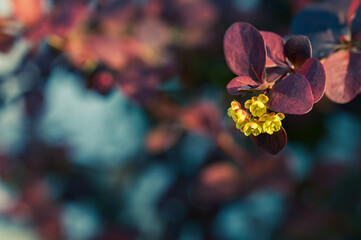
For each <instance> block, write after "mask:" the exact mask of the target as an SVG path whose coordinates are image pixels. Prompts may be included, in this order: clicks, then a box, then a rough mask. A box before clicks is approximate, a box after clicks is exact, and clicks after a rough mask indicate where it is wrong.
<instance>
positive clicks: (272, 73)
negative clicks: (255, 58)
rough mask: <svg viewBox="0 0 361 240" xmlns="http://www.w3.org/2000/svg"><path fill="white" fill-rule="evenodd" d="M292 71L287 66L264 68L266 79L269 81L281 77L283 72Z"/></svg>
mask: <svg viewBox="0 0 361 240" xmlns="http://www.w3.org/2000/svg"><path fill="white" fill-rule="evenodd" d="M290 71H292V69H290V68H289V67H288V66H287V67H271V68H267V69H266V81H267V82H269V83H271V82H274V81H276V80H278V79H279V78H281V77H282V75H283V74H285V73H287V72H290Z"/></svg>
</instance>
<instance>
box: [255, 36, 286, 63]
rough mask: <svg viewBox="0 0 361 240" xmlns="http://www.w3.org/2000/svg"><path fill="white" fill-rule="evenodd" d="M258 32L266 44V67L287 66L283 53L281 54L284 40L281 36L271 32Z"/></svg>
mask: <svg viewBox="0 0 361 240" xmlns="http://www.w3.org/2000/svg"><path fill="white" fill-rule="evenodd" d="M260 33H261V34H262V37H263V40H264V42H265V44H266V51H267V57H266V67H276V66H287V63H286V59H285V55H284V54H283V48H284V46H285V42H284V41H283V39H282V38H281V36H279V35H278V34H276V33H273V32H264V31H261V32H260Z"/></svg>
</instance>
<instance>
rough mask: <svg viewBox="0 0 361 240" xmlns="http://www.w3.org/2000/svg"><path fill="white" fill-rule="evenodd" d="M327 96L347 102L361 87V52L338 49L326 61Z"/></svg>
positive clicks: (337, 100)
mask: <svg viewBox="0 0 361 240" xmlns="http://www.w3.org/2000/svg"><path fill="white" fill-rule="evenodd" d="M323 66H324V68H325V73H326V79H327V81H326V89H325V94H326V96H327V97H328V98H329V99H330V100H332V101H334V102H336V103H347V102H349V101H351V100H352V99H353V98H354V97H356V95H357V94H358V93H359V92H360V89H361V78H360V76H361V53H356V52H351V53H350V52H348V51H342V50H341V51H338V52H336V53H333V54H331V55H330V56H329V57H328V58H326V61H325V63H324V65H323Z"/></svg>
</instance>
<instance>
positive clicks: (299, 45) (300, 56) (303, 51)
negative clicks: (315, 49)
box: [284, 35, 312, 69]
mask: <svg viewBox="0 0 361 240" xmlns="http://www.w3.org/2000/svg"><path fill="white" fill-rule="evenodd" d="M284 53H285V56H286V57H287V58H288V60H290V62H291V63H292V64H293V65H294V67H295V69H297V68H298V67H299V66H301V65H302V64H303V63H304V62H305V61H306V60H307V59H308V58H310V57H311V56H312V49H311V42H310V40H309V39H308V37H306V36H302V35H299V36H295V37H292V38H290V39H289V40H288V41H287V42H286V44H285V48H284Z"/></svg>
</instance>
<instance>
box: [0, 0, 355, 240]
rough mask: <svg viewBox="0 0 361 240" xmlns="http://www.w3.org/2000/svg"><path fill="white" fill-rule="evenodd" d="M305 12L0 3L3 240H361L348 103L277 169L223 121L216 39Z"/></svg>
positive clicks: (102, 2)
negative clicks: (233, 29) (244, 24)
mask: <svg viewBox="0 0 361 240" xmlns="http://www.w3.org/2000/svg"><path fill="white" fill-rule="evenodd" d="M312 2H316V1H315V0H314V1H312V0H292V1H286V0H98V1H96V0H89V1H86V0H1V1H0V50H1V54H0V239H6V240H28V239H29V240H37V239H39V240H57V239H59V240H60V239H67V240H88V239H97V240H133V239H140V240H162V239H163V240H173V239H179V240H203V239H204V240H218V239H219V240H242V239H246V240H263V239H360V238H361V227H360V226H361V189H360V188H361V175H360V160H361V151H360V149H361V148H360V147H361V144H360V136H361V134H360V133H361V126H360V122H361V109H360V104H361V100H360V98H359V97H357V98H356V99H355V100H353V101H352V102H350V103H348V104H345V105H337V104H335V103H332V102H331V101H329V100H328V99H326V98H323V100H322V101H320V102H319V103H318V104H316V105H315V106H314V109H313V110H312V111H311V112H310V113H309V114H306V115H302V116H286V119H285V120H284V125H285V128H286V129H287V132H288V137H289V142H288V145H287V147H286V148H285V150H283V151H282V152H281V153H280V154H278V155H276V156H270V155H268V154H266V153H264V152H262V150H260V149H258V148H257V147H255V146H254V145H253V144H252V143H251V142H250V140H249V139H248V138H246V137H245V136H244V135H243V134H241V133H240V132H239V131H237V130H236V129H235V128H234V126H233V124H232V123H231V121H230V120H229V118H228V117H227V116H226V111H227V108H228V106H229V103H230V101H231V100H232V98H231V97H230V96H228V94H227V92H226V89H225V86H226V84H227V83H228V81H229V80H230V79H231V78H232V77H233V75H232V73H231V72H230V70H229V69H228V67H227V65H226V62H225V60H224V56H223V48H222V45H223V43H222V41H223V35H224V32H225V30H226V29H227V27H228V26H230V25H231V24H232V23H233V22H236V21H248V22H250V23H251V24H252V25H254V26H255V27H257V28H258V29H261V30H267V31H273V32H276V33H278V34H280V35H288V34H290V24H291V20H292V18H293V17H294V16H295V14H297V13H298V12H299V11H300V10H301V9H302V8H304V7H305V6H307V5H308V4H311V3H312Z"/></svg>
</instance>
